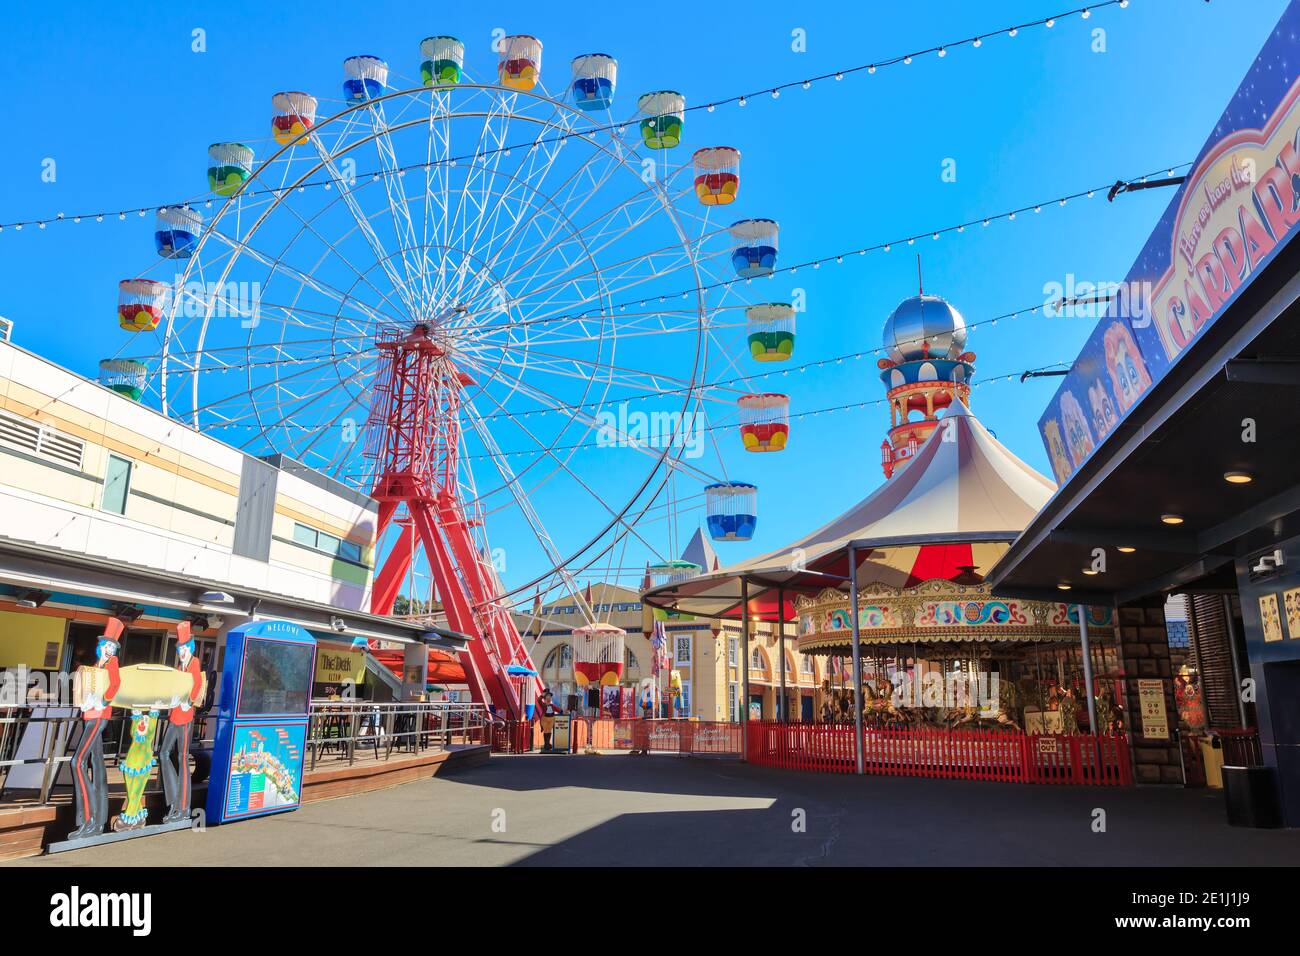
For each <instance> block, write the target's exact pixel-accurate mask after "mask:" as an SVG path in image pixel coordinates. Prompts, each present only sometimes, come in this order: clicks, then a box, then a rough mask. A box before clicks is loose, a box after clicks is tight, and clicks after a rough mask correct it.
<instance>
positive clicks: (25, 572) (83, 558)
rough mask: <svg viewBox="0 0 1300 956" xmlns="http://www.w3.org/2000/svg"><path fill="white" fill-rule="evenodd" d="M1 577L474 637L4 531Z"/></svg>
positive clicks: (390, 630) (306, 622) (353, 631)
mask: <svg viewBox="0 0 1300 956" xmlns="http://www.w3.org/2000/svg"><path fill="white" fill-rule="evenodd" d="M0 582H4V583H7V584H12V585H14V586H17V587H23V588H34V589H39V590H46V591H55V592H60V593H68V594H80V595H85V596H86V597H95V598H100V599H105V600H110V601H115V602H121V603H123V604H144V605H149V606H156V607H162V608H175V609H176V610H179V611H184V612H192V613H196V614H205V615H208V616H222V617H226V618H237V619H245V618H251V617H253V616H254V615H256V616H257V617H261V618H275V619H277V620H283V621H289V622H291V623H293V624H297V625H299V626H300V627H302V628H304V629H305V630H308V631H321V630H323V631H331V630H334V631H338V632H339V633H340V634H347V635H358V636H361V637H365V638H367V639H369V640H384V641H397V642H400V643H408V644H409V643H412V642H416V641H419V642H421V643H425V644H432V645H435V646H441V647H445V648H447V649H449V650H454V651H459V650H463V649H464V648H465V647H466V646H467V643H468V641H469V640H470V638H468V637H467V636H466V635H464V634H459V633H457V632H455V631H451V630H448V629H446V628H441V627H435V626H431V625H429V624H427V623H418V622H413V621H407V620H404V619H402V618H395V617H387V616H384V615H380V614H370V613H368V612H365V611H357V610H352V609H349V608H341V607H335V606H333V605H329V604H319V603H316V602H313V601H304V600H300V599H297V598H290V597H286V596H284V595H281V594H274V593H270V592H267V591H260V590H257V589H255V588H241V587H238V586H236V585H232V584H230V583H228V582H214V581H205V580H202V579H200V578H194V577H189V576H187V575H182V574H174V573H169V572H164V571H159V570H157V569H155V568H149V567H145V566H143V565H136V564H129V563H126V562H123V561H118V560H109V559H107V558H101V557H96V556H94V555H85V554H75V553H72V552H69V551H64V550H61V549H58V548H49V547H45V546H43V545H38V544H33V543H31V542H26V541H17V540H15V539H13V538H5V537H0ZM209 591H216V592H223V593H225V594H228V595H230V596H231V597H232V598H233V599H234V600H233V602H232V603H229V604H226V603H221V604H205V603H203V602H202V601H201V600H200V597H201V595H203V594H204V593H205V592H209ZM340 629H341V630H340Z"/></svg>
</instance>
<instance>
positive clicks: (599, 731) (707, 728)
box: [492, 717, 741, 757]
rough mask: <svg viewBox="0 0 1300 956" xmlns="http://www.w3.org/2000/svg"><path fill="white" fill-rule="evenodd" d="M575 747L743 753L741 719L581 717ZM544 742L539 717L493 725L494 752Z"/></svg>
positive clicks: (575, 725)
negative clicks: (617, 718) (739, 720)
mask: <svg viewBox="0 0 1300 956" xmlns="http://www.w3.org/2000/svg"><path fill="white" fill-rule="evenodd" d="M569 734H570V739H571V741H572V749H573V750H574V751H576V752H579V753H580V752H582V751H584V750H586V749H587V748H589V747H590V748H592V749H594V750H649V751H652V752H658V753H676V754H730V755H733V756H737V757H738V756H740V752H741V746H740V741H741V728H740V724H734V723H727V722H724V721H702V720H616V719H614V718H612V717H575V718H573V720H572V722H571V723H570V725H569ZM541 747H542V728H541V725H540V724H539V723H537V722H536V721H527V720H507V721H499V722H497V723H496V724H494V725H493V734H492V751H493V753H527V752H528V751H532V750H540V749H541Z"/></svg>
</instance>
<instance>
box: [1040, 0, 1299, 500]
mask: <svg viewBox="0 0 1300 956" xmlns="http://www.w3.org/2000/svg"><path fill="white" fill-rule="evenodd" d="M1298 30H1300V6H1298V5H1297V4H1295V3H1292V4H1291V5H1290V6H1288V7H1287V10H1286V12H1285V13H1284V14H1283V16H1282V19H1281V20H1280V21H1279V22H1278V24H1277V26H1276V27H1275V28H1274V29H1273V32H1272V34H1271V35H1270V36H1269V39H1268V41H1267V43H1265V45H1264V48H1263V49H1262V50H1261V51H1260V53H1259V55H1258V56H1257V57H1256V59H1255V62H1254V64H1253V65H1252V67H1251V70H1250V73H1249V74H1248V75H1247V76H1246V77H1245V79H1244V80H1243V81H1242V83H1241V85H1240V87H1239V88H1238V89H1237V92H1236V93H1235V94H1234V96H1233V98H1232V101H1231V102H1230V103H1229V104H1228V107H1227V109H1226V110H1224V112H1223V115H1222V116H1221V117H1220V119H1219V122H1218V123H1217V124H1216V125H1215V128H1214V133H1213V135H1212V136H1211V138H1210V139H1209V141H1208V142H1206V144H1205V145H1204V146H1203V147H1202V148H1201V152H1200V155H1199V156H1198V157H1197V159H1196V162H1195V163H1193V164H1192V168H1191V170H1190V171H1189V173H1188V175H1187V178H1186V180H1185V181H1184V182H1183V184H1182V185H1181V186H1180V187H1179V189H1178V193H1177V194H1176V195H1175V197H1174V199H1173V201H1172V202H1171V203H1170V205H1169V207H1168V208H1167V209H1166V210H1165V213H1164V215H1163V216H1162V217H1161V219H1160V222H1159V224H1158V225H1157V226H1156V229H1155V231H1154V232H1153V233H1152V234H1151V236H1150V238H1148V240H1147V242H1146V245H1145V246H1144V247H1143V249H1142V252H1141V254H1140V256H1139V257H1138V260H1137V262H1136V263H1135V264H1134V265H1133V267H1132V269H1131V270H1130V271H1129V274H1128V277H1127V280H1126V281H1125V282H1124V283H1123V285H1122V288H1123V289H1126V290H1135V289H1136V290H1141V294H1140V295H1139V296H1138V297H1137V298H1138V299H1140V300H1141V301H1136V302H1135V301H1132V300H1133V299H1134V296H1133V295H1131V294H1130V295H1117V296H1115V297H1114V298H1113V299H1112V301H1111V303H1110V305H1109V306H1108V308H1107V309H1106V312H1105V314H1104V315H1103V316H1102V319H1101V321H1100V322H1099V323H1098V324H1097V327H1096V328H1095V329H1094V330H1093V333H1092V335H1091V336H1090V337H1089V339H1088V341H1087V343H1086V344H1085V345H1084V347H1083V350H1082V351H1081V352H1080V353H1079V356H1078V358H1076V359H1075V361H1074V364H1073V365H1072V366H1071V368H1070V372H1069V374H1068V375H1067V376H1066V377H1065V379H1064V380H1063V382H1062V384H1061V387H1060V388H1059V389H1058V390H1057V392H1056V395H1055V396H1054V397H1053V398H1052V401H1051V403H1050V404H1049V405H1048V407H1047V410H1046V411H1045V412H1044V413H1043V416H1042V417H1041V418H1040V419H1039V422H1038V427H1039V432H1040V434H1041V435H1042V439H1043V444H1044V445H1045V446H1046V448H1047V454H1048V457H1049V459H1050V460H1051V462H1052V470H1053V472H1054V473H1055V475H1056V479H1057V481H1060V482H1064V481H1065V480H1066V479H1067V478H1068V477H1069V476H1070V475H1071V474H1073V472H1074V471H1075V469H1076V468H1078V467H1079V465H1081V464H1082V463H1083V461H1084V460H1085V459H1087V458H1088V456H1089V455H1091V454H1092V452H1093V450H1094V449H1095V448H1096V447H1097V446H1098V445H1099V444H1101V442H1102V440H1103V439H1104V438H1105V437H1106V435H1107V434H1109V433H1110V431H1111V430H1112V429H1113V428H1114V427H1115V425H1116V424H1118V422H1119V420H1120V419H1122V418H1123V417H1124V416H1125V415H1127V414H1128V412H1129V410H1130V409H1132V408H1133V407H1134V406H1135V405H1136V404H1137V402H1138V401H1139V400H1140V399H1141V397H1142V396H1143V395H1144V394H1145V393H1146V392H1147V391H1148V390H1149V389H1150V388H1151V386H1152V384H1153V383H1154V382H1155V381H1157V380H1158V379H1160V378H1161V376H1163V375H1164V374H1165V373H1166V372H1167V371H1168V370H1169V369H1170V368H1171V367H1172V366H1173V364H1174V363H1175V362H1177V361H1178V359H1179V357H1180V356H1181V355H1182V354H1183V352H1184V350H1186V348H1187V347H1188V345H1189V344H1191V342H1192V341H1193V340H1194V339H1195V338H1196V337H1197V336H1198V335H1199V334H1200V333H1201V332H1202V331H1203V330H1204V329H1205V328H1206V327H1207V326H1209V325H1211V324H1212V323H1213V322H1214V321H1215V319H1217V318H1218V317H1219V315H1220V314H1221V313H1222V311H1223V308H1224V306H1225V305H1226V304H1227V303H1228V301H1229V300H1230V299H1231V298H1232V297H1233V295H1234V294H1235V293H1236V292H1237V291H1238V290H1239V289H1240V288H1242V287H1243V286H1245V285H1246V284H1248V283H1249V282H1250V280H1251V277H1252V276H1253V275H1254V274H1255V273H1256V272H1257V271H1258V270H1259V268H1260V265H1261V264H1262V263H1263V262H1264V261H1265V260H1266V259H1267V258H1268V257H1269V255H1270V254H1271V253H1272V252H1273V251H1274V250H1275V249H1277V248H1278V247H1279V246H1280V245H1282V244H1283V243H1284V242H1285V241H1286V240H1287V239H1289V238H1290V236H1291V234H1292V232H1293V231H1295V228H1296V225H1297V224H1298V223H1300V80H1298V79H1297V77H1296V75H1295V63H1296V61H1297V60H1300V57H1297V56H1296V50H1295V39H1294V38H1295V35H1296V32H1297V31H1298Z"/></svg>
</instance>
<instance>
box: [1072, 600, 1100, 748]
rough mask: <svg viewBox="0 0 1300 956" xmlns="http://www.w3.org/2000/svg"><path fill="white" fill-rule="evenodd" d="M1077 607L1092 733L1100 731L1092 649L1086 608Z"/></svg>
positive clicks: (1085, 689) (1085, 688) (1084, 681)
mask: <svg viewBox="0 0 1300 956" xmlns="http://www.w3.org/2000/svg"><path fill="white" fill-rule="evenodd" d="M1075 606H1076V607H1077V608H1078V609H1079V641H1080V643H1081V644H1082V645H1083V693H1084V694H1085V696H1087V698H1088V729H1089V730H1090V731H1091V732H1092V733H1093V734H1099V733H1101V728H1099V727H1098V726H1097V692H1096V689H1095V688H1094V687H1093V686H1092V649H1091V648H1090V647H1089V646H1088V609H1087V608H1086V607H1084V606H1083V605H1082V604H1077V605H1075Z"/></svg>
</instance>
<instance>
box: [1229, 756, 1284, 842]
mask: <svg viewBox="0 0 1300 956" xmlns="http://www.w3.org/2000/svg"><path fill="white" fill-rule="evenodd" d="M1223 795H1224V799H1225V800H1226V801H1227V805H1228V823H1229V824H1231V825H1232V826H1234V827H1260V828H1270V829H1271V828H1276V827H1280V826H1282V809H1281V807H1280V806H1279V805H1278V798H1277V776H1276V774H1275V773H1274V770H1273V768H1272V767H1224V768H1223Z"/></svg>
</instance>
